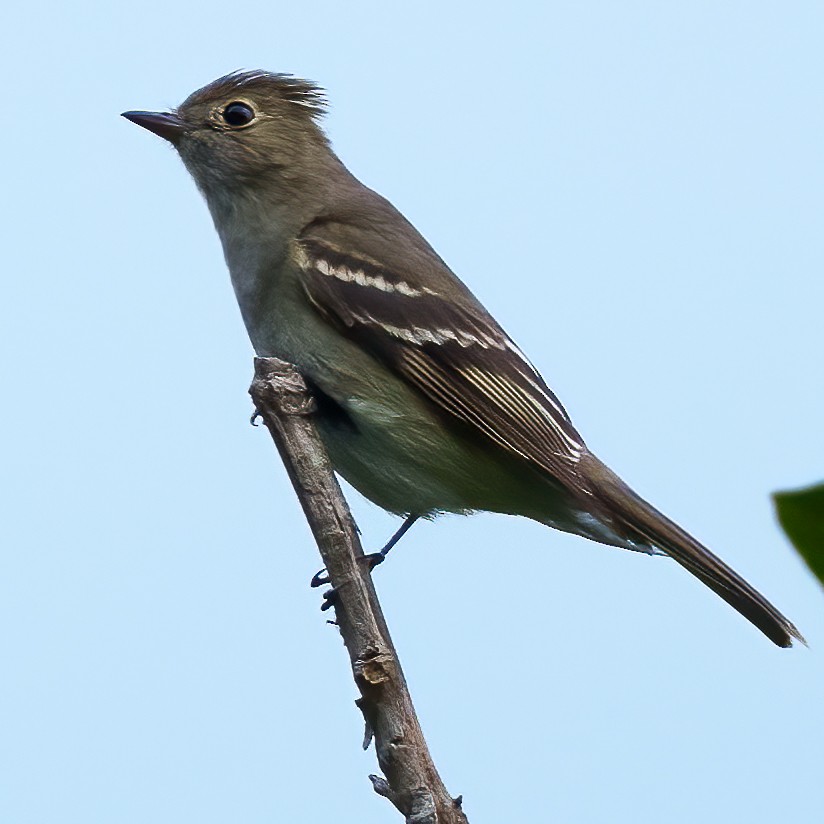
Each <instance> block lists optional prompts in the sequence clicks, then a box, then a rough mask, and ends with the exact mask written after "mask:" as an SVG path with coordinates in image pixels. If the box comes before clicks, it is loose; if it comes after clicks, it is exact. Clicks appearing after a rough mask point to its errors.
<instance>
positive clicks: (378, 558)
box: [310, 515, 420, 609]
mask: <svg viewBox="0 0 824 824" xmlns="http://www.w3.org/2000/svg"><path fill="white" fill-rule="evenodd" d="M418 518H420V515H410V516H409V517H408V518H407V519H406V520H405V521H404V522H403V523H402V524H401V525H400V528H399V529H398V530H397V532H395V534H394V535H393V536H392V537H391V538H390V539H389V540H388V541H387V542H386V545H385V546H384V547H383V549H382V550H381V551H380V552H373V553H372V554H371V555H364V556H363V557H364V560H365V561H366V563H367V564H369V569H370V570H373V569H374V568H375V567H376V566H377V565H378V564H382V563H383V561H384V559H385V558H386V556H387V555H388V554H389V550H390V549H392V547H393V546H395V544H396V543H398V541H400V539H401V538H403V536H404V535H406V533H407V532H408V531H409V528H410V527H411V526H412V524H414V523H415V521H417V520H418ZM325 573H326V570H325V569H322V570H320V572H317V573H316V574H315V576H314V577H313V578H312V582H311V584H310V586H313V587H322V586H323V585H324V584H328V583H329V576H328V575H326V574H325ZM326 608H327V606H326V605H324V606H323V607H322V609H326Z"/></svg>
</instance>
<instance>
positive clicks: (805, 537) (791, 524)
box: [773, 484, 824, 584]
mask: <svg viewBox="0 0 824 824" xmlns="http://www.w3.org/2000/svg"><path fill="white" fill-rule="evenodd" d="M773 500H774V501H775V509H776V512H777V514H778V521H779V523H780V524H781V526H782V527H783V528H784V532H786V533H787V537H788V538H789V539H790V540H791V541H792V543H793V546H794V547H795V548H796V549H797V550H798V553H799V555H801V557H802V558H803V559H804V560H805V561H806V562H807V566H808V567H809V568H810V569H811V570H812V572H813V575H815V576H816V578H818V580H819V581H821V583H822V584H824V484H818V485H817V486H809V487H807V488H806V489H796V490H792V491H789V492H775V493H773Z"/></svg>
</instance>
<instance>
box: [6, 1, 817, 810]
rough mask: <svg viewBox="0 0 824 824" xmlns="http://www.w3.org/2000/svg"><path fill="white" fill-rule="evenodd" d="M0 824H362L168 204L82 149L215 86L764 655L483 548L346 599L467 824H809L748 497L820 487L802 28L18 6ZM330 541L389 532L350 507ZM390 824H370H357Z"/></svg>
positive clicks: (810, 782)
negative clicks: (572, 443)
mask: <svg viewBox="0 0 824 824" xmlns="http://www.w3.org/2000/svg"><path fill="white" fill-rule="evenodd" d="M3 15H4V17H5V20H4V26H3V27H4V30H5V31H7V32H13V33H14V36H13V37H9V38H7V42H6V44H5V47H4V53H3V55H2V57H0V61H2V63H3V69H4V71H5V75H6V78H7V80H6V86H5V89H6V91H5V95H4V97H5V100H4V128H3V130H2V133H0V141H2V149H3V157H4V158H5V163H4V175H3V177H4V187H3V191H4V196H3V198H2V207H0V208H2V210H3V224H4V226H6V227H7V228H8V233H7V236H6V239H5V243H4V262H5V266H4V271H5V272H6V277H5V278H4V282H3V300H2V301H0V336H2V352H3V360H2V362H3V373H4V380H3V381H2V388H0V393H2V404H0V408H2V415H3V419H4V424H3V426H2V428H1V429H0V431H1V432H2V434H0V439H2V444H0V447H2V455H3V468H4V471H3V473H2V476H0V477H2V484H3V501H4V507H3V509H4V516H3V520H2V523H3V533H4V538H5V540H4V541H3V546H2V550H0V660H2V662H3V676H2V679H0V818H2V820H3V821H8V822H13V823H14V824H53V822H61V824H73V823H74V822H82V823H83V824H103V823H104V822H105V823H106V824H108V823H109V822H113V821H117V822H119V823H120V824H129V823H130V822H141V824H142V822H146V821H152V822H153V823H154V824H166V823H167V822H168V824H172V822H174V824H179V822H183V821H197V822H199V824H217V822H229V821H232V822H234V821H243V822H245V824H258V823H260V824H263V822H273V821H276V822H281V821H297V820H299V821H301V822H306V824H312V822H318V823H320V822H326V821H328V820H329V818H330V815H331V816H332V817H333V818H335V820H341V821H357V822H359V823H360V824H371V822H375V823H376V824H377V822H384V821H391V820H399V818H398V816H397V815H396V813H395V812H394V811H393V809H392V808H391V807H390V806H389V805H388V803H387V802H386V801H385V800H384V799H381V798H379V797H377V796H375V795H374V794H373V793H372V791H371V789H370V785H369V782H368V780H367V778H366V776H367V774H368V773H369V772H374V771H375V769H376V765H375V761H374V753H373V752H372V751H371V750H370V751H369V752H367V753H362V752H361V751H360V750H359V743H360V740H361V735H362V729H361V720H360V715H359V712H358V711H357V709H356V708H355V706H354V703H353V702H354V699H355V697H356V692H355V687H354V685H353V683H352V681H351V677H350V675H349V672H348V668H347V661H346V657H345V654H344V650H343V648H342V645H341V644H340V641H339V639H338V637H337V636H336V633H335V630H334V629H333V628H331V627H329V626H328V625H326V624H325V617H326V616H325V615H322V614H321V613H320V612H319V610H318V606H319V603H320V599H319V595H318V593H317V591H312V590H310V589H309V587H308V581H309V578H310V577H311V575H312V574H313V573H314V572H315V571H316V569H317V568H318V565H319V564H318V557H317V553H316V551H315V549H314V547H313V545H312V542H311V540H310V538H309V535H308V530H307V528H306V526H305V524H304V522H303V519H302V516H301V513H300V511H299V507H298V505H297V503H296V501H295V499H294V496H293V493H292V491H291V489H290V487H289V486H288V483H287V480H286V477H285V474H284V472H283V469H282V467H281V466H280V465H279V462H278V459H277V456H276V453H275V451H274V449H273V447H272V445H271V443H270V441H269V439H268V436H267V435H266V433H265V432H263V431H262V430H260V429H253V428H252V427H250V426H249V425H248V418H249V414H250V411H251V408H250V403H249V400H248V398H247V395H246V389H247V386H248V383H249V379H250V376H251V349H250V346H249V344H248V342H247V340H246V337H245V333H244V330H243V328H242V325H241V322H240V317H239V313H238V311H237V308H236V306H235V303H234V298H233V295H232V293H231V289H230V285H229V279H228V275H227V273H226V271H225V267H224V264H223V261H222V255H221V251H220V248H219V244H218V241H217V238H216V236H215V233H214V230H213V228H212V225H211V221H210V218H209V216H208V213H207V211H206V208H205V206H204V204H203V203H202V202H201V200H200V197H199V195H198V193H197V191H196V190H195V187H194V185H193V184H192V182H191V181H190V180H189V179H188V176H187V174H186V173H185V170H184V169H183V167H182V165H181V164H180V162H179V161H178V160H177V158H176V157H175V155H174V153H173V152H172V151H171V150H170V149H169V148H168V147H167V146H165V145H163V143H162V141H160V140H158V139H157V138H154V137H153V136H152V135H150V134H148V133H146V132H144V131H142V130H140V129H138V128H137V127H135V126H134V125H132V124H130V123H128V122H126V121H125V120H122V119H121V118H120V117H119V116H118V115H119V113H120V112H121V111H123V110H126V109H142V108H147V109H151V108H163V107H166V106H170V105H175V104H176V103H178V102H180V101H181V100H182V99H183V98H184V97H185V96H186V95H187V94H188V93H189V92H190V91H192V90H193V89H195V88H197V87H198V86H201V85H203V84H204V83H206V82H208V81H210V80H212V79H214V78H215V77H217V76H218V75H221V74H224V73H226V72H228V71H231V70H233V69H237V68H258V67H259V68H267V69H271V70H274V71H288V72H293V73H295V74H298V75H301V76H306V77H310V78H312V79H314V80H316V81H318V82H319V83H321V84H322V85H323V86H325V87H326V88H327V89H328V92H329V97H330V100H331V104H332V107H331V111H330V115H329V117H328V119H327V126H328V131H329V134H330V136H331V138H332V140H333V143H334V146H335V148H336V150H337V151H338V153H339V154H340V156H341V157H342V158H343V159H344V161H345V162H346V163H347V164H348V165H349V166H350V168H351V169H352V170H353V171H354V172H355V173H356V174H357V175H358V176H359V177H360V178H361V179H363V180H364V181H365V182H366V183H367V184H368V185H370V186H372V187H373V188H375V189H377V190H378V191H380V192H381V193H382V194H384V195H386V196H387V197H389V198H390V199H391V200H392V201H393V202H394V203H395V204H396V205H397V206H398V207H399V208H400V209H401V210H402V211H403V212H404V213H405V214H406V215H407V216H408V217H409V218H410V219H411V220H412V221H413V222H414V223H415V224H416V225H417V226H418V228H419V229H421V231H422V232H423V233H424V234H425V235H426V236H427V237H428V239H429V240H430V241H431V242H432V243H433V244H434V246H435V247H436V248H437V249H438V251H439V252H440V253H441V255H442V256H443V257H444V258H445V259H446V260H447V261H448V262H449V264H450V265H451V266H452V267H453V269H454V270H455V271H456V272H457V273H458V274H459V275H460V276H461V277H462V278H463V279H465V280H466V281H467V283H468V284H469V285H470V286H471V288H472V289H473V291H475V293H476V294H477V295H478V296H479V297H480V298H481V299H482V300H483V301H484V302H485V303H486V304H487V306H488V307H489V308H490V309H491V310H492V311H493V312H494V314H495V315H496V316H497V317H498V318H499V320H500V321H501V322H502V323H503V325H504V326H505V328H506V329H507V330H508V331H509V332H510V333H511V334H512V336H513V337H514V338H515V340H516V341H518V343H519V344H520V345H521V346H522V348H523V349H524V350H525V351H526V352H527V353H528V354H529V356H530V358H531V359H532V360H533V361H534V362H535V363H536V365H537V366H538V367H539V368H540V369H541V371H542V372H543V374H544V376H545V377H546V379H547V381H548V382H549V383H550V385H551V386H552V387H553V388H554V389H555V391H556V392H557V394H558V395H559V396H560V397H561V399H562V400H563V401H564V403H565V405H566V406H567V408H568V409H569V411H570V413H571V414H572V416H573V420H574V421H575V423H576V425H577V426H578V428H579V429H580V431H581V432H582V433H583V434H584V436H585V437H586V438H587V440H588V442H589V445H590V447H591V448H592V449H593V450H594V451H595V452H596V453H597V454H598V455H599V456H600V457H601V458H603V459H604V460H605V461H607V463H609V464H610V465H611V466H612V467H613V468H614V469H615V470H616V471H618V472H619V473H620V474H621V475H622V476H623V477H624V478H625V479H626V480H627V481H628V482H630V483H631V484H632V485H633V486H634V487H635V488H636V489H637V490H638V491H639V492H641V493H642V494H644V495H645V496H647V497H648V498H650V499H651V500H652V501H653V502H654V503H655V504H656V505H657V506H658V507H659V508H660V509H662V510H663V511H665V512H667V513H668V514H670V515H671V516H672V517H674V518H676V519H677V520H679V521H680V522H681V523H682V524H683V525H684V526H686V527H687V528H689V529H690V530H691V531H693V532H694V533H695V534H696V535H697V536H698V537H699V538H701V539H703V540H704V541H706V542H707V543H708V544H709V545H710V546H711V547H713V548H714V549H715V550H716V551H717V552H718V554H720V555H721V556H722V557H724V558H725V559H726V560H727V561H728V562H729V563H731V564H732V565H733V566H734V567H735V568H736V569H738V570H739V571H740V572H741V573H742V574H744V575H746V577H747V578H748V579H750V580H751V581H752V583H754V584H755V585H756V586H758V587H759V588H760V589H762V590H763V591H764V592H765V594H767V595H768V597H769V598H770V599H771V600H773V601H774V602H775V603H776V604H777V605H778V606H779V607H780V608H781V609H782V610H783V611H784V612H786V614H787V615H788V616H789V617H790V618H791V619H792V620H794V621H795V622H796V623H797V625H798V626H799V628H800V629H801V630H802V632H804V633H805V635H806V636H807V638H808V640H809V642H810V649H809V650H806V649H803V648H802V649H798V650H791V651H786V650H778V649H776V648H773V647H772V645H771V644H770V643H769V642H768V641H767V640H766V639H764V638H763V637H762V636H761V635H760V634H759V633H758V632H757V631H756V630H754V629H753V628H752V627H751V626H749V624H747V623H746V621H744V620H743V619H741V618H740V617H739V616H738V615H737V614H736V613H735V612H733V611H732V610H731V609H730V608H729V607H727V606H726V605H725V604H724V603H723V602H722V601H720V599H718V598H717V597H715V596H714V595H712V593H710V592H709V591H707V590H705V589H704V588H703V587H701V586H700V585H699V584H698V583H697V582H696V581H694V580H693V579H692V578H691V577H690V576H689V575H687V574H686V573H684V572H683V570H681V569H680V568H677V567H676V565H675V564H673V563H671V562H669V561H667V560H666V559H662V558H648V557H645V556H640V555H635V554H632V553H627V552H621V551H618V550H611V549H608V548H605V547H601V546H598V545H596V544H592V543H589V542H586V541H584V540H582V539H576V538H574V537H572V536H566V535H561V534H559V533H555V532H552V531H549V530H547V529H546V528H543V527H540V526H538V525H536V524H532V523H529V522H527V521H523V520H518V519H514V518H506V517H502V516H491V515H479V516H476V517H473V518H469V519H463V518H445V519H442V520H440V521H438V522H436V523H434V524H423V525H420V526H418V527H416V528H415V529H414V530H412V532H411V533H410V534H409V535H408V536H407V537H406V538H405V539H404V541H403V543H402V544H401V545H400V546H399V548H398V549H397V550H396V553H395V557H393V558H392V559H391V562H390V563H388V564H386V565H384V566H383V567H382V568H381V569H380V571H379V573H378V581H377V586H378V590H379V593H380V596H381V598H382V602H383V605H384V608H385V611H386V613H387V618H388V620H389V624H390V627H391V629H392V631H393V634H394V637H395V640H396V643H397V646H398V648H399V651H400V654H401V657H402V661H403V664H404V667H405V669H406V672H407V676H408V679H409V682H410V685H411V688H412V692H413V697H414V699H415V701H416V704H417V707H418V710H419V714H420V717H421V721H422V724H423V726H424V729H425V731H426V733H427V735H428V739H429V742H430V745H431V747H432V750H433V754H434V756H435V760H436V762H437V764H438V766H439V768H440V770H441V772H442V774H443V776H444V779H445V781H446V783H447V786H448V787H449V788H450V790H451V791H452V792H453V793H455V794H457V793H462V794H463V795H464V798H465V803H466V809H467V812H468V814H469V817H470V820H471V821H472V822H473V824H483V822H490V823H491V822H501V821H514V822H517V821H536V820H546V821H563V822H566V823H568V824H600V823H601V822H604V821H610V822H615V824H620V823H621V822H624V821H626V822H630V821H631V822H633V824H644V823H645V822H659V821H666V822H668V824H681V822H684V824H686V822H690V823H691V822H694V821H696V820H700V821H702V822H704V824H715V823H716V822H725V824H726V822H729V821H744V820H746V821H750V822H765V824H766V822H775V821H786V822H806V821H811V820H814V819H815V818H816V817H817V816H818V815H819V814H820V804H821V802H820V793H819V784H820V768H821V763H822V756H824V752H822V750H823V749H824V747H823V745H822V733H823V732H824V709H822V700H821V694H822V682H823V681H824V657H822V655H824V652H822V650H824V597H823V596H822V592H821V590H820V589H819V588H818V587H817V585H816V584H815V583H814V582H813V581H812V579H811V577H810V575H809V574H808V573H807V572H806V570H805V569H804V567H803V566H802V564H801V563H800V561H799V560H798V559H797V558H796V557H795V556H794V554H793V552H792V550H791V549H790V548H789V546H788V544H787V543H786V541H785V540H784V539H783V537H782V536H781V534H780V533H779V531H778V529H777V527H776V523H775V519H774V516H773V513H772V510H771V505H770V501H769V493H770V492H771V491H772V490H774V489H778V488H786V487H793V486H800V485H803V484H806V483H809V482H812V481H815V480H819V479H821V478H824V435H822V426H821V421H822V419H824V389H822V382H821V379H820V360H821V358H820V351H821V347H822V319H821V318H822V315H821V306H822V302H824V287H822V278H821V273H822V265H823V264H824V242H823V241H822V233H821V217H822V209H823V208H824V164H823V163H822V149H821V147H822V145H824V116H823V115H822V112H824V106H822V102H823V101H822V94H821V83H820V78H821V76H822V73H824V53H822V50H821V40H822V35H823V34H824V8H822V6H821V4H819V3H814V2H797V3H792V4H776V3H767V2H747V3H744V2H729V3H723V4H719V3H709V2H704V3H702V2H697V3H690V4H687V5H685V4H676V3H651V2H647V3H637V2H627V3H620V4H618V3H606V2H601V3H593V2H590V3H586V2H584V3H574V4H573V3H565V4H560V3H525V2H513V3H509V4H506V5H505V6H494V7H493V6H490V7H489V8H487V9H486V10H483V9H481V8H479V7H478V6H477V4H469V3H465V4H464V3H452V4H449V3H447V4H434V3H416V4H414V6H408V7H403V8H401V7H400V5H398V7H397V8H394V7H392V6H387V5H386V4H377V3H374V4H372V3H357V2H353V3H348V4H341V3H331V2H316V3H313V4H311V6H305V5H303V4H294V3H290V4H280V3H277V2H271V1H270V2H266V3H259V2H248V3H245V4H243V5H242V6H231V5H227V4H217V3H209V2H198V3H163V4H161V3H153V2H146V3H141V4H140V5H139V6H111V5H108V4H106V5H104V4H94V3H74V4H70V6H69V5H66V4H55V3H49V2H47V3H46V4H44V5H41V6H39V7H38V8H37V9H36V11H32V10H24V9H23V7H22V6H15V7H12V8H9V9H7V10H6V11H4V12H3ZM352 504H353V508H354V511H355V514H356V517H357V518H358V521H359V523H360V526H361V528H362V530H363V533H364V540H365V543H366V544H367V546H369V547H377V546H379V545H380V544H381V543H382V542H383V541H384V540H385V538H386V537H387V536H388V535H389V534H390V533H391V531H392V530H393V529H394V527H395V522H394V521H393V520H392V519H391V518H390V517H388V516H387V515H385V514H383V513H381V512H380V511H378V510H376V509H375V508H374V507H373V506H372V505H371V504H369V503H368V502H365V501H364V500H362V499H360V498H358V497H357V496H356V495H355V494H354V493H352ZM393 817H394V818H393Z"/></svg>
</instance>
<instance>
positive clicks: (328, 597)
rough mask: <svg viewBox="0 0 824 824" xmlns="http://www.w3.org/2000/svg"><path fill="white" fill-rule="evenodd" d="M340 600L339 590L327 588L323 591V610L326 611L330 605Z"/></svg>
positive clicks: (321, 606) (321, 607)
mask: <svg viewBox="0 0 824 824" xmlns="http://www.w3.org/2000/svg"><path fill="white" fill-rule="evenodd" d="M337 602H338V591H337V590H336V589H327V590H326V592H324V593H323V603H322V604H321V605H320V609H321V612H326V610H327V609H329V608H330V607H333V606H335V604H336V603H337Z"/></svg>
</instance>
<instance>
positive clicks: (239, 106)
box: [222, 100, 255, 129]
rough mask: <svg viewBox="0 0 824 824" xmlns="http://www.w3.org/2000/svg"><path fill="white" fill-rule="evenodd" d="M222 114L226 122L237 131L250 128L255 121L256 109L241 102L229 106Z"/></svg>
mask: <svg viewBox="0 0 824 824" xmlns="http://www.w3.org/2000/svg"><path fill="white" fill-rule="evenodd" d="M222 114H223V119H224V121H225V122H226V123H227V124H228V125H229V126H232V127H233V128H235V129H239V128H240V127H241V126H248V125H249V124H250V123H251V122H252V121H253V120H254V119H255V111H254V109H253V108H252V107H251V106H250V105H249V104H248V103H242V102H241V101H240V100H236V101H235V102H233V103H229V104H227V105H226V106H225V108H224V109H223V112H222Z"/></svg>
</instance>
